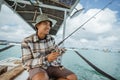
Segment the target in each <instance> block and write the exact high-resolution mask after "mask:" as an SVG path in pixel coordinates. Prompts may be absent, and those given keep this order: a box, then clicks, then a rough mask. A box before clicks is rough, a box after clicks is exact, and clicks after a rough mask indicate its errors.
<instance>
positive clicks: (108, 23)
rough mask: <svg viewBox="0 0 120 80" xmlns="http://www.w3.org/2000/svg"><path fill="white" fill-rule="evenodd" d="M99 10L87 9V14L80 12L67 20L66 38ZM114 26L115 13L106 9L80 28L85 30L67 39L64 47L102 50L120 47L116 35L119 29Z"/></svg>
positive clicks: (116, 22)
mask: <svg viewBox="0 0 120 80" xmlns="http://www.w3.org/2000/svg"><path fill="white" fill-rule="evenodd" d="M99 10H100V9H89V10H88V11H87V12H82V13H81V14H79V15H78V16H76V17H74V18H68V19H67V23H66V36H68V35H69V34H70V33H72V32H73V31H74V30H76V29H77V28H78V27H79V26H81V25H82V24H83V23H84V22H86V20H88V19H89V18H90V17H91V16H93V15H94V14H95V13H97V12H98V11H99ZM116 24H119V22H118V18H117V12H116V11H112V10H111V9H109V8H106V9H105V10H103V11H102V12H101V13H99V14H98V15H97V16H96V17H94V18H93V19H92V20H91V21H89V22H88V23H87V24H85V25H84V26H82V27H83V28H85V30H82V29H80V30H78V31H77V32H76V33H75V34H73V35H72V36H71V37H70V38H68V40H66V46H71V47H78V48H80V47H88V48H103V47H106V46H107V47H114V48H116V47H118V45H120V44H117V43H119V41H120V36H119V34H118V33H119V32H120V29H119V27H118V26H119V25H116ZM60 32H61V33H60V34H62V31H60ZM58 34H59V33H58ZM78 44H79V45H78ZM116 44H117V45H116Z"/></svg>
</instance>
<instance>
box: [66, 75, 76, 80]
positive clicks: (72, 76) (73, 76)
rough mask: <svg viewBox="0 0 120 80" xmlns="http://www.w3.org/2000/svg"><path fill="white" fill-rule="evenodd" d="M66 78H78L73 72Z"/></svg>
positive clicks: (73, 79)
mask: <svg viewBox="0 0 120 80" xmlns="http://www.w3.org/2000/svg"><path fill="white" fill-rule="evenodd" d="M67 79H69V80H78V79H77V76H76V75H75V74H71V75H68V76H67Z"/></svg>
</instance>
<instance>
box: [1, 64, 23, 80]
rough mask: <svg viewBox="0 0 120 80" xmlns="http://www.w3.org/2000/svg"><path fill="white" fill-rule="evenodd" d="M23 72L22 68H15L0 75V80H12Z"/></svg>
mask: <svg viewBox="0 0 120 80" xmlns="http://www.w3.org/2000/svg"><path fill="white" fill-rule="evenodd" d="M23 71H24V68H23V67H22V65H19V66H16V67H15V68H13V69H11V70H10V71H8V72H6V73H4V74H2V75H0V80H13V79H14V78H15V77H17V76H18V75H19V74H20V73H21V72H23Z"/></svg>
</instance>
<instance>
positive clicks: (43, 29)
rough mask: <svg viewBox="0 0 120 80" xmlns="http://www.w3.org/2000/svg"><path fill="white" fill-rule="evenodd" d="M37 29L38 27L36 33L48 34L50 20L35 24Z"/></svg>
mask: <svg viewBox="0 0 120 80" xmlns="http://www.w3.org/2000/svg"><path fill="white" fill-rule="evenodd" d="M37 29H38V33H39V34H41V33H42V34H45V35H47V34H49V31H50V29H51V27H50V22H49V21H43V22H41V23H39V25H38V26H37Z"/></svg>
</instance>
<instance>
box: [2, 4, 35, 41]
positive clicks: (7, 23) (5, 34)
mask: <svg viewBox="0 0 120 80" xmlns="http://www.w3.org/2000/svg"><path fill="white" fill-rule="evenodd" d="M32 33H34V30H33V29H32V28H31V27H30V26H29V25H28V24H27V23H26V22H25V21H24V20H23V19H22V18H20V17H19V16H18V15H16V13H15V12H13V11H12V10H11V9H9V8H8V7H7V6H6V5H2V9H1V12H0V39H4V40H10V41H21V40H23V38H25V37H27V36H28V35H30V34H32Z"/></svg>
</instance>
